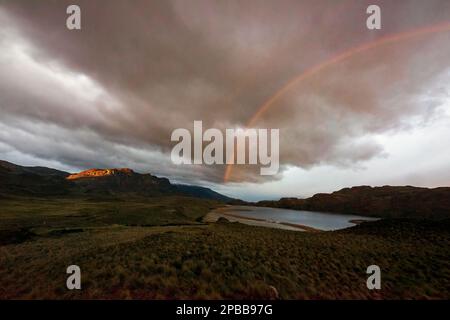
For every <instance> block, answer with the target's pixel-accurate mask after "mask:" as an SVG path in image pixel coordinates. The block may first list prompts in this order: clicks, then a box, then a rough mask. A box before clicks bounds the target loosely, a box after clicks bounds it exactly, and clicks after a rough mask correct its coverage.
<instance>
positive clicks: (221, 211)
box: [203, 205, 371, 233]
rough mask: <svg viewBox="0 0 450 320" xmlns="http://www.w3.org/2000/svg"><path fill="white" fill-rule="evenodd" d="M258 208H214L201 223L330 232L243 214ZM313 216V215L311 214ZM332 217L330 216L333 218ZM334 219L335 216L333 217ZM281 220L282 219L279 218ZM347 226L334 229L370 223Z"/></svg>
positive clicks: (350, 223) (356, 221) (362, 220)
mask: <svg viewBox="0 0 450 320" xmlns="http://www.w3.org/2000/svg"><path fill="white" fill-rule="evenodd" d="M258 208H259V207H255V208H254V209H252V207H241V206H230V205H227V206H224V207H219V208H215V209H213V210H212V211H210V212H208V213H207V214H206V215H205V216H204V218H203V221H204V222H206V223H212V222H216V221H218V220H219V219H220V218H224V219H227V220H228V221H230V222H239V223H243V224H247V225H252V226H261V227H268V228H275V229H283V230H291V231H304V232H313V233H318V232H324V231H331V230H326V229H320V228H317V227H313V226H309V225H306V224H301V223H295V222H292V221H280V219H279V218H278V217H274V218H267V217H260V216H258V217H254V216H247V215H245V212H251V213H252V214H253V215H255V213H254V212H253V211H254V210H257V209H258ZM264 209H273V210H276V211H278V210H287V209H280V208H267V207H265V208H264ZM239 212H242V214H239ZM311 213H313V212H308V214H311ZM298 214H299V215H301V212H298ZM313 214H314V213H313ZM317 214H322V215H323V214H324V213H317ZM274 215H275V216H276V215H277V213H274ZM333 216H334V215H333ZM333 216H330V218H331V217H333ZM334 217H335V216H334ZM281 219H283V218H282V217H281ZM346 221H347V222H348V223H349V225H348V226H344V227H341V228H336V229H343V228H347V227H352V226H355V225H358V224H361V223H363V222H366V221H371V220H369V219H361V218H358V219H356V217H355V219H350V218H349V219H348V220H346Z"/></svg>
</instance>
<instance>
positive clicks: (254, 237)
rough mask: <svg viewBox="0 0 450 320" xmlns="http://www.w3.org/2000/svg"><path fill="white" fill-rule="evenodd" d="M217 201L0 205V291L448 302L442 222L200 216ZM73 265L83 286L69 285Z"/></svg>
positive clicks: (448, 261) (15, 294) (449, 270)
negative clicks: (317, 224) (310, 229)
mask: <svg viewBox="0 0 450 320" xmlns="http://www.w3.org/2000/svg"><path fill="white" fill-rule="evenodd" d="M216 205H217V203H215V202H206V201H200V200H198V199H197V200H195V199H193V198H181V197H167V198H160V199H157V201H155V199H152V200H151V201H149V200H145V199H122V200H118V201H112V202H111V201H102V200H101V199H95V201H94V199H77V200H76V201H74V199H59V200H51V201H45V200H43V199H29V200H28V201H23V199H21V200H20V199H16V200H11V199H10V200H1V206H0V207H1V211H0V219H1V220H0V225H1V228H2V229H3V231H1V232H2V234H3V241H2V242H1V243H0V259H1V263H0V298H3V299H5V298H6V299H11V298H21V299H29V298H57V299H60V298H68V299H72V298H74V299H75V298H135V299H141V298H142V299H147V298H151V299H153V298H155V299H167V298H168V299H174V298H218V299H221V298H263V299H265V298H275V297H276V296H277V293H278V295H279V297H280V298H282V299H297V298H299V299H303V298H307V299H316V298H321V299H322V298H332V299H334V298H340V299H341V298H343V299H353V298H358V299H360V298H362V299H366V298H387V299H396V298H420V299H422V298H446V299H448V298H450V226H449V221H441V222H431V221H420V220H395V221H394V220H386V221H377V222H373V223H364V224H362V225H360V226H358V227H354V228H351V229H347V230H342V231H338V232H321V233H305V232H294V231H286V230H276V229H269V228H260V227H252V226H246V225H240V224H234V223H217V224H211V225H205V224H202V223H201V222H199V218H200V217H201V216H202V215H203V214H205V213H206V212H207V211H208V210H209V209H210V208H211V207H214V206H216ZM174 208H175V209H174ZM172 224H183V225H172ZM12 231H15V232H16V237H15V241H10V239H13V238H14V237H11V232H12ZM8 233H9V235H8ZM71 264H77V265H79V266H80V267H81V270H82V288H83V289H82V290H81V291H68V290H67V289H66V288H65V281H66V276H67V275H66V273H65V270H66V267H67V266H68V265H71ZM371 264H377V265H379V266H380V267H381V269H382V290H381V291H375V292H374V291H369V290H367V288H366V278H367V275H366V273H365V271H366V268H367V266H368V265H371ZM274 288H275V289H276V291H277V293H276V292H275V290H274Z"/></svg>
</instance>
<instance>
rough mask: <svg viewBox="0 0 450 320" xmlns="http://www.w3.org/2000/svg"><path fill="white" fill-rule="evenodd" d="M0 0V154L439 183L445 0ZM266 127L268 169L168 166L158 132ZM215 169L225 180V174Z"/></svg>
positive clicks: (165, 170)
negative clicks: (76, 16) (275, 132)
mask: <svg viewBox="0 0 450 320" xmlns="http://www.w3.org/2000/svg"><path fill="white" fill-rule="evenodd" d="M373 2H374V1H357V0H355V1H352V0H348V1H324V0H323V1H322V0H320V1H287V0H286V1H265V2H255V1H226V2H215V1H135V2H134V3H133V5H130V4H129V2H127V1H110V2H109V3H108V4H105V3H104V2H103V1H99V0H90V1H77V3H78V4H79V6H80V8H81V12H82V29H81V30H78V31H77V30H68V29H67V28H66V26H65V19H66V17H67V14H66V7H67V6H68V5H69V4H72V2H71V1H55V2H49V1H40V2H30V1H13V0H6V1H2V2H0V27H1V28H0V111H1V114H2V116H1V118H0V158H3V159H5V160H9V161H13V162H16V163H19V164H25V165H46V166H50V167H56V168H59V169H63V170H68V171H80V170H84V169H87V168H92V167H102V168H115V167H118V166H120V167H129V168H133V169H135V170H136V171H139V172H152V173H154V174H156V175H161V176H167V177H169V178H171V179H174V180H178V181H185V182H190V183H202V184H212V185H214V186H215V187H216V189H219V190H220V191H222V192H225V193H226V194H228V195H232V196H239V197H244V198H246V197H247V198H248V199H257V198H270V197H277V196H281V195H283V196H301V195H309V194H311V193H314V192H320V191H324V192H325V191H332V190H334V189H336V188H340V187H344V186H351V185H358V184H372V185H383V184H413V185H420V186H438V185H448V184H449V183H450V173H449V172H450V170H449V169H450V168H449V166H450V161H449V160H450V151H448V150H450V148H449V143H450V142H449V141H450V139H449V138H450V129H449V128H450V120H449V111H448V110H449V107H450V106H449V101H450V100H449V96H450V91H449V89H448V86H447V83H449V80H450V65H449V60H448V57H449V56H450V32H449V31H448V29H449V28H450V27H449V25H448V23H449V20H448V17H449V16H450V2H448V1H446V0H442V1H441V0H432V1H426V2H425V1H412V0H409V1H408V0H399V1H375V2H376V3H377V4H378V5H379V6H380V8H381V14H382V28H381V30H368V29H367V27H366V18H367V14H366V8H367V6H368V5H369V4H372V3H373ZM195 120H202V121H203V123H204V125H205V127H208V128H218V129H220V130H223V129H225V128H237V127H246V126H249V125H250V126H251V127H256V128H277V129H280V174H278V175H276V176H261V175H260V174H259V170H257V168H253V167H252V166H233V167H231V168H230V167H229V168H228V169H227V168H226V166H225V165H216V166H208V165H182V166H177V165H174V164H173V163H172V162H171V161H170V150H171V148H172V146H173V144H172V142H171V141H170V133H171V132H172V131H173V130H174V129H176V128H190V126H192V123H193V122H194V121H195ZM224 178H225V180H226V181H227V183H225V184H224V183H223V182H224Z"/></svg>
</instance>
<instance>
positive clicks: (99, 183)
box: [0, 160, 232, 201]
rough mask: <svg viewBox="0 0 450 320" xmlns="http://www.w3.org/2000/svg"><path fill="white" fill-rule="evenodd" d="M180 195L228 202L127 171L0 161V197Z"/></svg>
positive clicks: (209, 193) (204, 191) (204, 190)
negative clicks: (61, 168)
mask: <svg viewBox="0 0 450 320" xmlns="http://www.w3.org/2000/svg"><path fill="white" fill-rule="evenodd" d="M1 194H3V195H26V196H54V195H109V196H114V195H120V194H133V195H137V196H163V195H183V196H189V197H196V198H203V199H214V200H219V201H230V200H232V199H231V198H228V197H226V196H224V195H222V194H220V193H217V192H215V191H213V190H211V189H208V188H204V187H200V186H189V185H176V184H172V183H170V181H169V180H168V179H166V178H159V177H156V176H153V175H151V174H140V173H136V172H134V171H133V170H131V169H129V168H118V169H89V170H86V171H82V172H79V173H75V174H70V173H68V172H64V171H59V170H55V169H51V168H45V167H23V166H18V165H15V164H13V163H10V162H7V161H1V160H0V195H1Z"/></svg>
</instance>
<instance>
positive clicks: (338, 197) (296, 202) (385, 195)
mask: <svg viewBox="0 0 450 320" xmlns="http://www.w3.org/2000/svg"><path fill="white" fill-rule="evenodd" d="M256 205H258V206H265V207H276V208H285V209H294V210H307V211H321V212H330V213H344V214H355V215H363V216H370V217H380V218H405V217H415V218H449V217H450V187H437V188H424V187H413V186H381V187H372V186H355V187H351V188H343V189H341V190H338V191H334V192H332V193H318V194H315V195H313V196H312V197H309V198H306V199H299V198H281V199H280V200H276V201H259V202H257V203H256Z"/></svg>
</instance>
